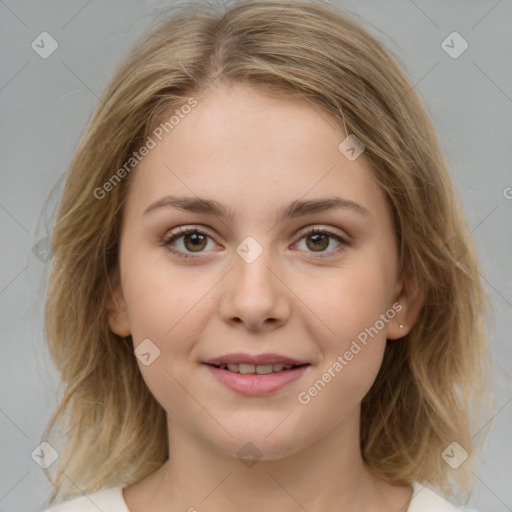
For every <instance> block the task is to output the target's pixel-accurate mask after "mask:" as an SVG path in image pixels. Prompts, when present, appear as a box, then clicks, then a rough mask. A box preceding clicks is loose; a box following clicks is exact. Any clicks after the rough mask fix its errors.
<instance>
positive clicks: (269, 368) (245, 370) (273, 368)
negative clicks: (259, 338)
mask: <svg viewBox="0 0 512 512" xmlns="http://www.w3.org/2000/svg"><path fill="white" fill-rule="evenodd" d="M219 368H220V369H221V370H229V371H230V372H235V373H241V374H243V375H248V374H254V373H257V374H258V375H265V374H268V373H272V372H280V371H283V370H290V369H291V368H293V365H291V364H274V365H272V364H257V365H254V364H246V363H240V364H237V363H229V364H227V365H226V364H221V365H220V366H219Z"/></svg>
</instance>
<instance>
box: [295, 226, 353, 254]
mask: <svg viewBox="0 0 512 512" xmlns="http://www.w3.org/2000/svg"><path fill="white" fill-rule="evenodd" d="M302 240H305V245H306V249H304V250H305V251H306V252H310V253H317V255H315V258H328V257H330V256H335V255H337V254H338V253H340V252H342V251H343V250H344V249H345V248H346V247H348V246H349V245H350V243H349V242H348V240H346V239H345V238H343V237H342V236H341V235H339V234H337V233H333V232H332V231H328V230H326V229H319V228H313V229H311V230H309V231H307V232H306V233H304V234H303V235H302V238H301V239H300V240H299V243H300V242H302ZM332 240H335V241H336V242H337V243H338V245H337V246H335V247H334V248H331V249H328V248H329V246H330V244H331V242H332Z"/></svg>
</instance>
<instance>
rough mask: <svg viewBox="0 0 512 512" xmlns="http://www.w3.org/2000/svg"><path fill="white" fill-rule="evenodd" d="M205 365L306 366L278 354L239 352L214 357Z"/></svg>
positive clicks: (301, 362)
mask: <svg viewBox="0 0 512 512" xmlns="http://www.w3.org/2000/svg"><path fill="white" fill-rule="evenodd" d="M204 362H205V364H212V365H220V364H233V363H234V364H254V365H260V364H287V365H288V364H291V365H294V366H298V365H302V364H308V363H306V362H304V361H299V360H297V359H293V358H291V357H286V356H282V355H279V354H258V355H250V354H243V353H240V352H237V353H233V354H225V355H223V356H219V357H215V358H213V359H208V361H204Z"/></svg>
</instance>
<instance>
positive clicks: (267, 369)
mask: <svg viewBox="0 0 512 512" xmlns="http://www.w3.org/2000/svg"><path fill="white" fill-rule="evenodd" d="M272 371H273V368H272V365H271V364H258V365H257V366H256V373H258V374H260V375H264V374H265V373H272Z"/></svg>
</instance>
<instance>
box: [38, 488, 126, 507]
mask: <svg viewBox="0 0 512 512" xmlns="http://www.w3.org/2000/svg"><path fill="white" fill-rule="evenodd" d="M98 510H105V511H106V510H108V511H109V512H129V510H128V507H127V506H126V503H125V501H124V499H123V489H122V487H119V486H117V487H111V488H109V489H103V490H100V491H96V492H93V493H91V494H89V495H84V496H80V497H79V498H73V499H70V500H68V501H65V502H64V503H59V504H58V505H53V506H52V507H50V508H47V509H45V510H44V511H43V512H98Z"/></svg>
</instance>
